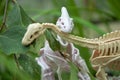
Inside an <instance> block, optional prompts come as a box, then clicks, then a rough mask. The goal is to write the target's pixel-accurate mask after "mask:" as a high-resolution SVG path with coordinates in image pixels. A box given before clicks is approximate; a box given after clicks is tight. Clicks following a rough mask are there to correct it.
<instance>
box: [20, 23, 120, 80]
mask: <svg viewBox="0 0 120 80" xmlns="http://www.w3.org/2000/svg"><path fill="white" fill-rule="evenodd" d="M33 26H34V27H33ZM47 28H50V29H52V30H53V31H54V32H55V33H57V34H58V35H59V36H60V37H62V38H63V39H64V40H66V41H68V42H72V43H74V44H77V45H80V46H82V47H87V48H91V49H94V50H93V54H92V56H91V58H90V61H91V63H92V66H93V68H94V69H95V70H97V73H96V76H97V77H98V78H99V79H100V80H102V79H103V80H107V78H106V73H105V71H104V67H108V68H110V69H114V70H120V65H119V64H118V63H119V62H120V60H119V59H120V53H119V52H120V37H119V35H120V31H115V32H111V33H107V34H105V35H103V36H102V37H100V38H95V39H86V38H82V37H78V36H74V35H71V34H68V33H65V32H62V31H61V30H60V29H59V28H58V27H57V26H56V25H54V24H52V23H43V24H39V23H33V24H30V25H29V27H28V29H27V32H26V33H25V35H24V37H23V39H22V44H23V45H29V44H30V43H31V42H33V41H34V40H35V39H36V38H37V37H38V36H40V35H42V34H43V33H44V31H45V30H46V29H47Z"/></svg>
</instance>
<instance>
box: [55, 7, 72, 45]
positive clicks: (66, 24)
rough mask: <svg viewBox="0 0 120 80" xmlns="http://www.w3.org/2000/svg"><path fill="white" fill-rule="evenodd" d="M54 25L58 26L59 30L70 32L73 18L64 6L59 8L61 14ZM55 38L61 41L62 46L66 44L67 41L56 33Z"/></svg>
mask: <svg viewBox="0 0 120 80" xmlns="http://www.w3.org/2000/svg"><path fill="white" fill-rule="evenodd" d="M56 25H57V26H58V27H59V28H60V30H61V31H63V32H66V33H70V32H71V31H72V29H73V27H74V24H73V19H72V18H70V16H69V14H68V12H67V9H66V8H65V7H62V9H61V16H60V17H59V18H58V20H57V22H56ZM57 40H58V41H59V42H60V43H61V45H63V46H67V45H68V42H67V41H65V40H63V39H62V38H61V37H60V36H59V35H57Z"/></svg>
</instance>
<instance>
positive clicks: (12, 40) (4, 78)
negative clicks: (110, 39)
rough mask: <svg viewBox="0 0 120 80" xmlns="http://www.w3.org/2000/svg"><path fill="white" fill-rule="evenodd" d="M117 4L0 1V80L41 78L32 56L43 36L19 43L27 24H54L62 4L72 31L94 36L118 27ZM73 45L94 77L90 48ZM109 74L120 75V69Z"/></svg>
mask: <svg viewBox="0 0 120 80" xmlns="http://www.w3.org/2000/svg"><path fill="white" fill-rule="evenodd" d="M119 3H120V0H17V1H16V0H0V80H39V79H40V77H41V75H40V74H41V73H40V67H39V66H38V65H37V63H36V61H35V57H37V56H38V54H37V53H38V52H39V49H40V48H41V47H43V44H44V39H43V38H41V37H40V38H39V39H37V40H36V41H35V43H33V44H32V45H31V46H29V47H24V46H22V44H21V39H22V37H23V35H24V33H25V31H26V27H27V26H28V24H30V23H32V22H40V23H42V22H52V23H55V22H56V20H57V19H58V17H59V16H60V13H61V12H60V9H61V7H63V6H65V7H66V8H67V9H68V12H69V14H70V16H71V17H72V18H73V20H74V24H75V27H74V30H73V32H72V34H74V35H78V36H82V37H87V38H94V37H98V36H100V35H102V34H104V33H107V32H110V31H113V30H115V29H119V20H120V6H119ZM113 24H115V25H113ZM117 24H118V25H117ZM111 25H112V27H111ZM116 25H117V27H116ZM88 34H89V35H88ZM57 47H59V46H57ZM76 47H77V48H79V49H80V55H81V56H82V57H83V59H84V60H85V61H86V63H87V65H88V67H89V70H90V72H91V76H92V77H93V76H94V75H95V71H94V70H93V69H92V67H91V64H90V62H89V58H90V56H91V51H90V50H88V49H87V48H83V47H80V46H77V45H76ZM53 48H54V47H53ZM109 73H110V74H111V75H119V72H114V71H113V72H109ZM72 76H73V74H72V75H71V77H72ZM64 80H66V79H64ZM71 80H72V78H71Z"/></svg>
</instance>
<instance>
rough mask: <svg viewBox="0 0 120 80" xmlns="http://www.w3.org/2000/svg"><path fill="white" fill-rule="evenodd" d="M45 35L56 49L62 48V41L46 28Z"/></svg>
mask: <svg viewBox="0 0 120 80" xmlns="http://www.w3.org/2000/svg"><path fill="white" fill-rule="evenodd" d="M45 36H46V39H47V40H48V42H49V44H50V47H51V48H52V49H53V50H54V51H57V50H60V43H59V42H58V41H57V40H56V38H55V36H54V35H53V34H52V33H51V32H50V31H48V30H46V32H45Z"/></svg>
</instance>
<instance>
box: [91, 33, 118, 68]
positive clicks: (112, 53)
mask: <svg viewBox="0 0 120 80" xmlns="http://www.w3.org/2000/svg"><path fill="white" fill-rule="evenodd" d="M98 40H99V41H100V42H101V43H99V46H98V48H97V49H95V50H94V51H93V54H92V56H91V58H90V61H91V63H92V65H96V66H97V65H103V66H107V67H109V68H110V69H114V70H120V31H115V32H111V33H107V34H105V35H103V36H102V37H100V38H98Z"/></svg>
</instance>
